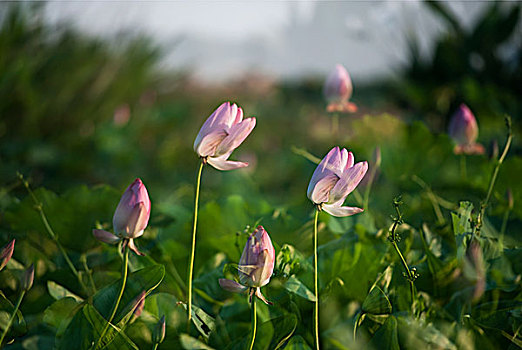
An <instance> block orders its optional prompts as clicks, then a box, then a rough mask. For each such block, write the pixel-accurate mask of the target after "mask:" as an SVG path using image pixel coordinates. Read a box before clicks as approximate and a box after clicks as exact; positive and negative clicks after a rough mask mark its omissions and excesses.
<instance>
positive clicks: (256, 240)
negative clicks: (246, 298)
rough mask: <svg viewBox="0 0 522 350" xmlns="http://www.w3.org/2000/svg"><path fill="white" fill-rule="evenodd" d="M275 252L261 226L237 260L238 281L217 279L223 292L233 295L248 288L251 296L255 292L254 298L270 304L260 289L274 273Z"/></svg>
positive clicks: (252, 235) (249, 239)
mask: <svg viewBox="0 0 522 350" xmlns="http://www.w3.org/2000/svg"><path fill="white" fill-rule="evenodd" d="M274 263H275V250H274V246H273V245H272V241H271V240H270V236H269V235H268V232H266V230H265V229H264V228H263V226H258V227H257V229H256V230H255V231H254V233H252V234H251V235H250V237H248V240H247V242H246V244H245V248H244V249H243V254H241V259H240V260H239V265H238V270H239V281H240V282H241V283H237V282H236V281H232V280H227V279H223V278H221V279H219V284H220V285H221V287H222V288H223V289H225V290H228V291H229V292H234V293H240V292H244V291H246V290H247V289H249V288H250V290H251V295H250V296H252V294H253V293H254V292H255V294H256V296H257V297H258V298H259V299H261V300H262V301H263V302H265V303H266V304H271V303H270V302H268V301H267V300H266V299H265V297H264V296H263V295H262V294H261V290H260V288H261V287H263V286H265V285H267V284H268V282H270V277H272V273H273V272H274Z"/></svg>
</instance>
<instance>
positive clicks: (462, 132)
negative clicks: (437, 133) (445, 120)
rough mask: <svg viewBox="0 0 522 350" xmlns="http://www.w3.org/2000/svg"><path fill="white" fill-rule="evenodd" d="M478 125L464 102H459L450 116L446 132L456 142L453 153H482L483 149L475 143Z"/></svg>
mask: <svg viewBox="0 0 522 350" xmlns="http://www.w3.org/2000/svg"><path fill="white" fill-rule="evenodd" d="M478 132H479V130H478V125H477V120H476V119H475V116H474V115H473V113H472V112H471V110H470V109H469V108H468V106H466V105H465V104H461V105H460V106H459V109H458V110H457V111H456V112H455V113H454V114H453V116H452V117H451V121H450V125H449V129H448V134H449V135H450V137H451V138H452V139H453V141H455V143H456V144H457V145H456V146H455V153H457V154H461V153H464V154H484V152H485V149H484V146H482V145H481V144H479V143H476V142H475V141H476V140H477V137H478Z"/></svg>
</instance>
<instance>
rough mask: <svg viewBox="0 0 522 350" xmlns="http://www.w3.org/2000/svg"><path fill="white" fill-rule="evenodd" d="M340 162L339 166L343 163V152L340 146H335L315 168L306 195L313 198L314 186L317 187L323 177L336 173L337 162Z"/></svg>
mask: <svg viewBox="0 0 522 350" xmlns="http://www.w3.org/2000/svg"><path fill="white" fill-rule="evenodd" d="M337 162H338V163H339V167H340V165H341V152H340V150H339V147H334V148H332V149H331V150H330V152H328V154H327V155H326V156H325V157H324V158H323V160H321V163H319V165H318V166H317V168H315V171H314V173H313V175H312V178H311V179H310V183H309V184H308V190H307V191H306V195H307V196H308V198H309V199H310V200H312V201H313V199H312V194H313V192H314V188H315V187H316V185H317V183H318V182H319V181H320V180H321V179H323V178H324V177H326V176H328V175H331V174H335V167H334V164H335V163H337ZM314 203H320V202H314Z"/></svg>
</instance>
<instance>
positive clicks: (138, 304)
mask: <svg viewBox="0 0 522 350" xmlns="http://www.w3.org/2000/svg"><path fill="white" fill-rule="evenodd" d="M146 295H147V292H146V291H143V292H141V293H140V295H138V297H136V299H135V300H134V307H133V308H134V311H133V312H132V320H131V322H134V321H135V320H136V319H137V318H138V317H140V316H141V313H142V312H143V308H144V307H145V296H146Z"/></svg>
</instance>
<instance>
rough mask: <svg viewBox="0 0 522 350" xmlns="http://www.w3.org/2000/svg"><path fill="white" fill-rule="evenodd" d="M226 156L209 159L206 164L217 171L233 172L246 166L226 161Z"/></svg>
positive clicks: (241, 163)
mask: <svg viewBox="0 0 522 350" xmlns="http://www.w3.org/2000/svg"><path fill="white" fill-rule="evenodd" d="M227 158H228V155H224V156H221V157H215V158H214V157H210V158H208V159H207V163H208V164H210V165H212V166H213V167H214V168H216V169H217V170H234V169H239V168H244V167H247V166H248V163H246V162H237V161H232V160H227Z"/></svg>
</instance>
